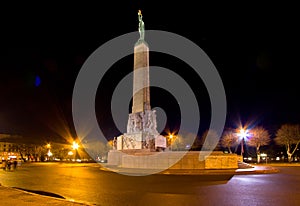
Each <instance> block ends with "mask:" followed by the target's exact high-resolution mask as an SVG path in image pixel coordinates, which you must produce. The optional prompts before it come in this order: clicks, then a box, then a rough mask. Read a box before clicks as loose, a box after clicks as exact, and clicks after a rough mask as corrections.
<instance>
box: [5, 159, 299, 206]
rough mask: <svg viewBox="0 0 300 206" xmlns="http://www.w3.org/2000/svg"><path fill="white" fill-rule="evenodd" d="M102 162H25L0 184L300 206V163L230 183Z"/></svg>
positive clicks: (122, 201) (92, 199)
mask: <svg viewBox="0 0 300 206" xmlns="http://www.w3.org/2000/svg"><path fill="white" fill-rule="evenodd" d="M99 167H100V165H98V164H96V163H95V164H94V163H90V164H83V163H74V164H71V163H70V164H59V163H37V164H36V163H34V164H24V165H23V166H21V167H20V168H18V170H17V171H12V172H5V171H0V183H1V184H2V185H4V186H11V187H20V188H26V189H31V190H43V191H47V192H53V193H56V194H59V195H62V196H64V197H66V198H67V199H73V200H75V201H80V202H89V203H91V204H96V205H251V206H252V205H300V184H299V182H300V167H295V168H289V167H286V168H280V169H281V170H282V171H281V172H280V173H278V174H257V175H236V176H234V177H233V178H232V179H230V180H229V181H228V182H226V181H203V179H201V176H173V175H168V176H166V175H151V176H145V177H133V176H124V175H120V174H116V173H111V172H103V171H101V170H100V169H99ZM0 195H1V194H0ZM204 203H205V204H204Z"/></svg>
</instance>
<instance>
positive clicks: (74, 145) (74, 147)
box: [72, 141, 79, 161]
mask: <svg viewBox="0 0 300 206" xmlns="http://www.w3.org/2000/svg"><path fill="white" fill-rule="evenodd" d="M72 148H73V150H75V158H74V159H75V161H76V159H77V157H78V148H79V145H78V143H77V142H75V141H73V145H72Z"/></svg>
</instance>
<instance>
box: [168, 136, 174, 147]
mask: <svg viewBox="0 0 300 206" xmlns="http://www.w3.org/2000/svg"><path fill="white" fill-rule="evenodd" d="M173 137H174V136H173V134H170V135H169V138H170V148H171V151H172V140H173Z"/></svg>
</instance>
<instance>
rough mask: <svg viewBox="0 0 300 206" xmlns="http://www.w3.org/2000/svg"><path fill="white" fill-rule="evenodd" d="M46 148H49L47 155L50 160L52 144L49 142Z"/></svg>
mask: <svg viewBox="0 0 300 206" xmlns="http://www.w3.org/2000/svg"><path fill="white" fill-rule="evenodd" d="M46 148H47V149H48V152H47V155H48V161H49V160H50V157H51V156H52V152H51V151H50V149H51V144H50V143H48V144H47V145H46Z"/></svg>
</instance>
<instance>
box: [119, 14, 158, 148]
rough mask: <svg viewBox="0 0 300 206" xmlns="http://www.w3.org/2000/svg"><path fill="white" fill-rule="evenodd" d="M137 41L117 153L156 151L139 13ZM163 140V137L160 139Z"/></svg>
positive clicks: (145, 53) (145, 45)
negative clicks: (127, 107) (124, 126)
mask: <svg viewBox="0 0 300 206" xmlns="http://www.w3.org/2000/svg"><path fill="white" fill-rule="evenodd" d="M138 17H139V33H140V38H139V39H138V41H137V42H136V44H135V46H134V68H133V102H132V112H131V114H129V115H128V123H127V132H126V133H125V134H123V135H121V136H119V137H118V138H117V150H134V151H135V150H141V149H143V150H148V151H155V145H156V143H155V140H156V139H157V137H158V138H160V136H161V135H159V133H158V131H157V122H156V113H155V111H154V110H151V106H150V80H149V79H150V77H149V47H148V44H147V43H146V41H145V40H144V38H145V28H144V22H143V19H142V18H143V16H142V13H141V11H140V10H139V12H138ZM163 138H164V137H163Z"/></svg>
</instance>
